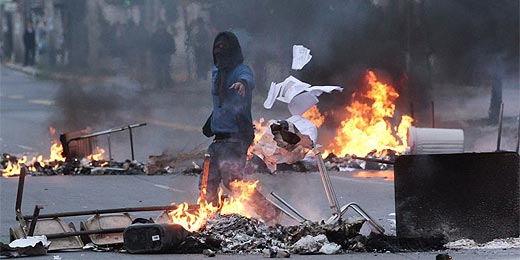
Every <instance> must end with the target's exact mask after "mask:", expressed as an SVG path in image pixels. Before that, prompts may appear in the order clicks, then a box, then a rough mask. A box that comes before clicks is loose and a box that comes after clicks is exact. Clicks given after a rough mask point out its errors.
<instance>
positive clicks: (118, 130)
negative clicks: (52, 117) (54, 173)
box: [67, 123, 146, 143]
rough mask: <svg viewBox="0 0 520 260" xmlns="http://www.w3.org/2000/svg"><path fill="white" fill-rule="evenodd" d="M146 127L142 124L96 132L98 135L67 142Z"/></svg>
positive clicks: (75, 138) (94, 134)
mask: <svg viewBox="0 0 520 260" xmlns="http://www.w3.org/2000/svg"><path fill="white" fill-rule="evenodd" d="M145 125H146V123H140V124H133V125H128V126H124V127H119V128H112V129H108V130H105V131H100V132H96V133H92V134H88V135H82V136H78V137H74V138H71V139H69V140H68V141H67V143H70V142H71V141H77V140H81V139H87V138H91V137H96V136H100V135H106V134H111V133H116V132H121V131H124V130H126V129H131V128H136V127H140V126H145Z"/></svg>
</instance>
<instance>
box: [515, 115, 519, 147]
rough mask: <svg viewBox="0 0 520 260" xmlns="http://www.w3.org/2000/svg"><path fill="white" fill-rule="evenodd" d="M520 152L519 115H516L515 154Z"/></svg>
mask: <svg viewBox="0 0 520 260" xmlns="http://www.w3.org/2000/svg"><path fill="white" fill-rule="evenodd" d="M519 152H520V114H519V115H518V136H517V137H516V153H519Z"/></svg>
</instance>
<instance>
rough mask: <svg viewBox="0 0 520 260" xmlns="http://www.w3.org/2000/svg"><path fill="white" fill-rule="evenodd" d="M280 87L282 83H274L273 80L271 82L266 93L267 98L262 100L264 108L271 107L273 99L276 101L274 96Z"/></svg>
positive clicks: (276, 95)
mask: <svg viewBox="0 0 520 260" xmlns="http://www.w3.org/2000/svg"><path fill="white" fill-rule="evenodd" d="M281 87H282V84H276V83H274V82H271V87H269V93H267V98H266V99H265V101H264V107H265V108H266V109H271V108H272V107H273V104H274V101H276V98H277V97H278V94H279V93H280V88H281Z"/></svg>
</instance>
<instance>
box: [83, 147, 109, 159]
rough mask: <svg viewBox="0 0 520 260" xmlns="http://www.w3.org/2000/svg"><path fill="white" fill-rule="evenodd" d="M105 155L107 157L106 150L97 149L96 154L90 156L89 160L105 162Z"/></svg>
mask: <svg viewBox="0 0 520 260" xmlns="http://www.w3.org/2000/svg"><path fill="white" fill-rule="evenodd" d="M104 155H105V149H103V148H99V147H96V150H95V151H94V153H93V154H91V155H88V156H87V159H89V160H90V161H99V160H103V157H104Z"/></svg>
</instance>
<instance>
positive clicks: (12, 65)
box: [2, 62, 42, 77]
mask: <svg viewBox="0 0 520 260" xmlns="http://www.w3.org/2000/svg"><path fill="white" fill-rule="evenodd" d="M2 65H3V66H5V67H7V68H10V69H13V70H16V71H20V72H23V73H25V74H29V75H31V76H33V77H36V76H39V75H41V74H42V73H41V72H40V71H39V70H38V69H35V68H33V67H28V66H27V67H24V66H22V65H19V64H16V63H12V62H4V63H3V64H2Z"/></svg>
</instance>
